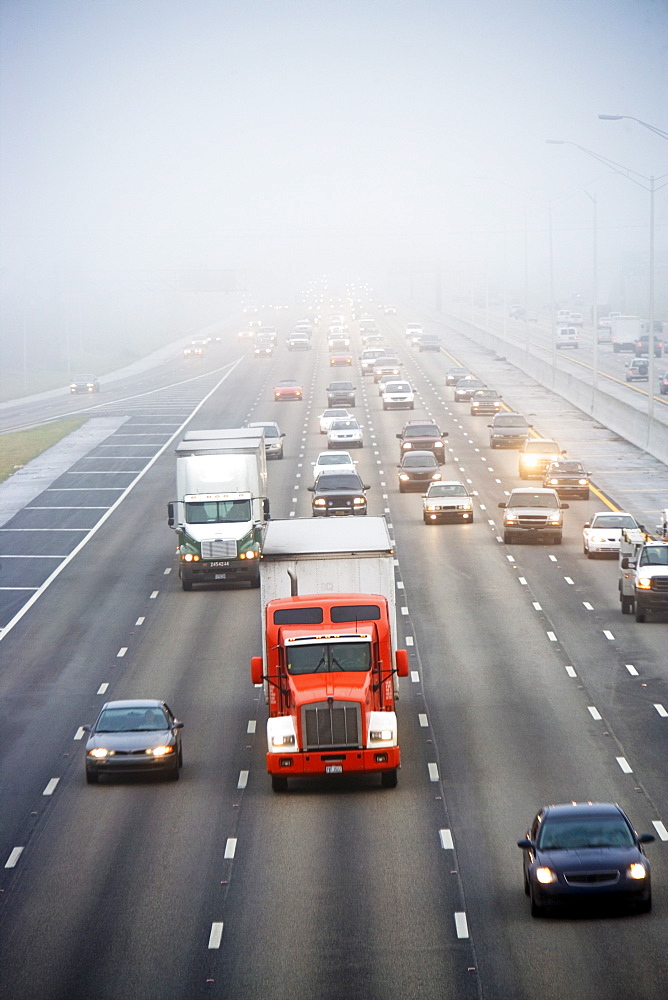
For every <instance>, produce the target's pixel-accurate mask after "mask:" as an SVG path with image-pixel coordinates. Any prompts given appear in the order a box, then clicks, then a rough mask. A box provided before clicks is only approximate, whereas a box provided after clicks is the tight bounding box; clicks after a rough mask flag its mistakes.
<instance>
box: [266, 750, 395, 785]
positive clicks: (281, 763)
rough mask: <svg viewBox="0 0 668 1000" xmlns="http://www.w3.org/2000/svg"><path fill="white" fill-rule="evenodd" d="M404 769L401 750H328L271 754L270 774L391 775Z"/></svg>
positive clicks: (268, 757) (269, 760) (268, 766)
mask: <svg viewBox="0 0 668 1000" xmlns="http://www.w3.org/2000/svg"><path fill="white" fill-rule="evenodd" d="M400 766H401V751H400V750H399V747H380V748H379V749H377V750H328V751H315V752H314V751H309V752H308V753H285V754H281V753H268V754H267V771H268V773H269V774H280V775H283V776H285V777H286V778H287V777H290V776H294V777H296V776H298V775H315V774H326V775H329V774H349V773H351V772H353V771H355V772H374V773H378V772H379V771H390V770H394V769H395V768H397V767H400Z"/></svg>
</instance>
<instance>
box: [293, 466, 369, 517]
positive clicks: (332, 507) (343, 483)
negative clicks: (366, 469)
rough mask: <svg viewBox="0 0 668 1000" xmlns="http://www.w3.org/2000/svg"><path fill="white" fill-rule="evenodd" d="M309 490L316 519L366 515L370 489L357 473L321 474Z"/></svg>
mask: <svg viewBox="0 0 668 1000" xmlns="http://www.w3.org/2000/svg"><path fill="white" fill-rule="evenodd" d="M308 489H309V490H310V492H311V493H313V500H312V503H311V507H312V510H313V516H314V517H336V516H337V515H339V516H340V515H345V514H351V515H358V516H359V515H362V514H366V491H367V490H368V489H369V487H368V486H367V485H366V484H365V483H363V482H362V480H361V479H360V477H359V476H358V475H357V473H355V472H321V473H320V475H319V476H318V478H317V479H316V481H315V483H314V484H313V486H309V487H308Z"/></svg>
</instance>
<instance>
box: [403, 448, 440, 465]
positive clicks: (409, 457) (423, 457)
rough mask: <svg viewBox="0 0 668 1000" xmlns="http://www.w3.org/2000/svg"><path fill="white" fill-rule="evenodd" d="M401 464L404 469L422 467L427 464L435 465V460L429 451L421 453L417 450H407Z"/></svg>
mask: <svg viewBox="0 0 668 1000" xmlns="http://www.w3.org/2000/svg"><path fill="white" fill-rule="evenodd" d="M401 464H402V465H403V467H404V469H417V468H424V467H425V466H427V465H437V464H438V463H437V461H436V458H435V456H434V455H432V453H431V452H426V453H424V454H422V453H421V452H419V451H409V452H407V454H406V455H404V457H403V459H402V462H401Z"/></svg>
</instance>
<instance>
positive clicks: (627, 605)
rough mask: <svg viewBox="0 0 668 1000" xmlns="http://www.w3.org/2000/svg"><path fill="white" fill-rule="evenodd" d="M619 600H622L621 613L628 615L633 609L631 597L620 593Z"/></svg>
mask: <svg viewBox="0 0 668 1000" xmlns="http://www.w3.org/2000/svg"><path fill="white" fill-rule="evenodd" d="M620 600H621V602H622V614H623V615H630V614H631V612H632V611H633V598H632V597H625V596H624V594H621V595H620Z"/></svg>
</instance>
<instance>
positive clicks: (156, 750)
mask: <svg viewBox="0 0 668 1000" xmlns="http://www.w3.org/2000/svg"><path fill="white" fill-rule="evenodd" d="M146 753H147V754H148V755H149V757H168V756H169V755H170V754H171V753H174V747H168V746H161V747H150V748H149V749H148V750H147V751H146Z"/></svg>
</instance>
